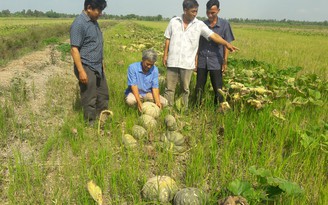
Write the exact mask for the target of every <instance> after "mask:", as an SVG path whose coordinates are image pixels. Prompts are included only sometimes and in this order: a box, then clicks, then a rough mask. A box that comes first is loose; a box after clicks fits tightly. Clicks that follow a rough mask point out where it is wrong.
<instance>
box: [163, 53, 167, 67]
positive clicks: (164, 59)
mask: <svg viewBox="0 0 328 205" xmlns="http://www.w3.org/2000/svg"><path fill="white" fill-rule="evenodd" d="M166 63H167V56H166V55H163V65H164V66H165V67H166Z"/></svg>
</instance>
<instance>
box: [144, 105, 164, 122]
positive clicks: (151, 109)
mask: <svg viewBox="0 0 328 205" xmlns="http://www.w3.org/2000/svg"><path fill="white" fill-rule="evenodd" d="M141 112H142V113H143V114H146V115H150V116H152V117H153V118H158V117H159V115H160V114H161V109H160V108H159V107H158V106H157V105H156V104H155V103H153V102H144V103H142V106H141Z"/></svg>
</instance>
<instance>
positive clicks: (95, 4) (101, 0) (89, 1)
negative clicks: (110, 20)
mask: <svg viewBox="0 0 328 205" xmlns="http://www.w3.org/2000/svg"><path fill="white" fill-rule="evenodd" d="M88 6H90V7H91V8H92V9H99V10H101V11H102V10H104V9H105V8H106V6H107V2H106V0H85V1H84V10H87V9H88Z"/></svg>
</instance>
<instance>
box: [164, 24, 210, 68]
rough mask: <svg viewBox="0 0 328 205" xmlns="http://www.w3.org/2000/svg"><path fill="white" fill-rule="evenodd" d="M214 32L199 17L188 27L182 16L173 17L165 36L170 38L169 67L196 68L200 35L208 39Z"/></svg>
mask: <svg viewBox="0 0 328 205" xmlns="http://www.w3.org/2000/svg"><path fill="white" fill-rule="evenodd" d="M212 33H213V31H212V30H211V29H209V28H208V27H207V26H206V24H205V23H204V22H203V21H200V20H198V19H197V18H195V19H194V20H193V21H192V22H190V23H189V24H188V27H187V28H186V29H184V26H183V20H182V18H181V17H174V18H172V19H171V20H170V23H169V25H168V26H167V28H166V30H165V33H164V36H165V38H167V39H170V44H169V52H168V58H167V67H177V68H183V69H194V68H195V57H196V54H197V50H198V45H199V37H200V36H203V37H204V38H206V39H208V38H209V36H210V35H211V34H212Z"/></svg>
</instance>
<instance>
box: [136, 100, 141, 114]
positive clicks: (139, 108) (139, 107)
mask: <svg viewBox="0 0 328 205" xmlns="http://www.w3.org/2000/svg"><path fill="white" fill-rule="evenodd" d="M137 105H138V110H139V112H142V102H141V101H140V102H138V103H137Z"/></svg>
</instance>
